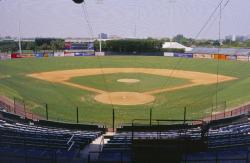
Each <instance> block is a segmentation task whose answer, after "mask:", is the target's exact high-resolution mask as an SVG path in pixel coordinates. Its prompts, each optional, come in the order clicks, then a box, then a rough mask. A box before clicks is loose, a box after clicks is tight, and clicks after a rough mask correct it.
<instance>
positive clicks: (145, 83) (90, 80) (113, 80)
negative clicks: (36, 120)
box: [70, 73, 191, 92]
mask: <svg viewBox="0 0 250 163" xmlns="http://www.w3.org/2000/svg"><path fill="white" fill-rule="evenodd" d="M119 79H137V80H140V81H139V82H138V83H122V82H117V80H119ZM70 82H73V83H76V84H80V85H84V86H89V87H92V88H97V89H100V90H104V91H109V92H124V91H127V92H145V91H151V90H155V89H161V88H169V87H174V86H178V85H183V84H187V83H190V82H191V81H188V80H185V79H181V78H169V77H163V76H159V75H151V74H145V73H115V74H105V75H93V76H84V77H75V78H72V79H71V80H70Z"/></svg>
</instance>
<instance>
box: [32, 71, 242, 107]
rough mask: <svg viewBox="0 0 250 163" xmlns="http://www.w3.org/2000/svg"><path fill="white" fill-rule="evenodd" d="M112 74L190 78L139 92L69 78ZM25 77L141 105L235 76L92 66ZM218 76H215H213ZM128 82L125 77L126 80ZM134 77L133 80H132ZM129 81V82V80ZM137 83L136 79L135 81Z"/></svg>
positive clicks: (104, 99) (105, 100)
mask: <svg viewBox="0 0 250 163" xmlns="http://www.w3.org/2000/svg"><path fill="white" fill-rule="evenodd" d="M113 73H145V74H151V75H159V76H165V77H175V78H182V79H187V80H189V81H190V83H188V84H182V85H179V86H173V87H171V88H163V89H155V90H151V91H147V92H143V93H138V92H107V91H104V90H100V89H96V88H92V87H88V86H84V85H80V84H75V83H72V82H70V81H69V80H70V79H71V78H74V77H79V76H91V75H104V74H113ZM27 76H29V77H33V78H36V79H41V80H45V81H49V82H53V83H61V84H65V85H68V86H72V87H75V88H79V89H82V90H87V91H91V92H95V93H97V95H96V96H95V100H96V101H98V102H101V103H104V104H115V105H142V104H146V103H150V102H153V101H154V100H155V97H154V96H153V95H154V94H158V93H162V92H169V91H175V90H179V89H184V88H189V87H193V86H199V85H210V84H215V83H217V80H218V82H226V81H230V80H235V79H237V78H235V77H230V76H224V75H218V76H217V75H216V74H209V73H202V72H194V71H184V70H170V69H152V68H92V69H75V70H62V71H52V72H41V73H34V74H28V75H27ZM217 77H218V78H217ZM126 80H127V82H128V79H126ZM135 80H136V79H133V82H135ZM130 82H131V81H130ZM136 82H139V81H136Z"/></svg>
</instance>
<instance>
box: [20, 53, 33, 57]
mask: <svg viewBox="0 0 250 163" xmlns="http://www.w3.org/2000/svg"><path fill="white" fill-rule="evenodd" d="M21 56H22V58H34V57H35V55H34V54H33V53H22V55H21Z"/></svg>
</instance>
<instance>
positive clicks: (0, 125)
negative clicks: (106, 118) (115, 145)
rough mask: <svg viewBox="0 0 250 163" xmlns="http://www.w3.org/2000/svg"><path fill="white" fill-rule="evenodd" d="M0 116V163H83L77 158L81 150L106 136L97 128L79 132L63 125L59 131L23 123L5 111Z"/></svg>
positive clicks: (57, 123) (27, 122) (53, 128)
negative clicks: (98, 138) (57, 162)
mask: <svg viewBox="0 0 250 163" xmlns="http://www.w3.org/2000/svg"><path fill="white" fill-rule="evenodd" d="M0 113H1V114H0V162H27V160H29V161H28V162H55V161H54V160H55V159H56V160H60V161H59V162H72V159H74V162H77V161H80V162H82V161H83V160H81V158H78V157H76V156H79V152H80V150H82V149H83V148H84V147H85V146H86V145H88V144H90V143H91V142H92V141H93V140H95V139H96V138H97V137H99V136H100V135H101V134H103V128H98V126H96V125H93V126H91V125H79V128H80V129H77V124H67V123H62V124H61V126H62V128H59V127H54V126H53V125H52V126H49V125H41V124H40V123H39V122H35V121H32V120H27V119H24V118H22V117H20V116H18V115H15V114H12V113H8V112H6V111H5V110H4V108H3V107H1V108H0ZM13 117H14V118H13ZM43 123H45V121H44V122H43ZM49 123H52V122H51V121H50V122H49ZM55 124H56V125H60V124H59V122H56V123H55ZM64 125H65V126H66V127H65V128H63V126H64ZM72 125H74V127H73V129H69V128H70V126H72ZM85 127H86V128H87V129H89V130H87V129H86V130H85V129H84V128H85Z"/></svg>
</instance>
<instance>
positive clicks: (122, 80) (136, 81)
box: [117, 79, 140, 83]
mask: <svg viewBox="0 0 250 163" xmlns="http://www.w3.org/2000/svg"><path fill="white" fill-rule="evenodd" d="M117 81H118V82H122V83H138V82H140V80H138V79H118V80H117Z"/></svg>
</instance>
